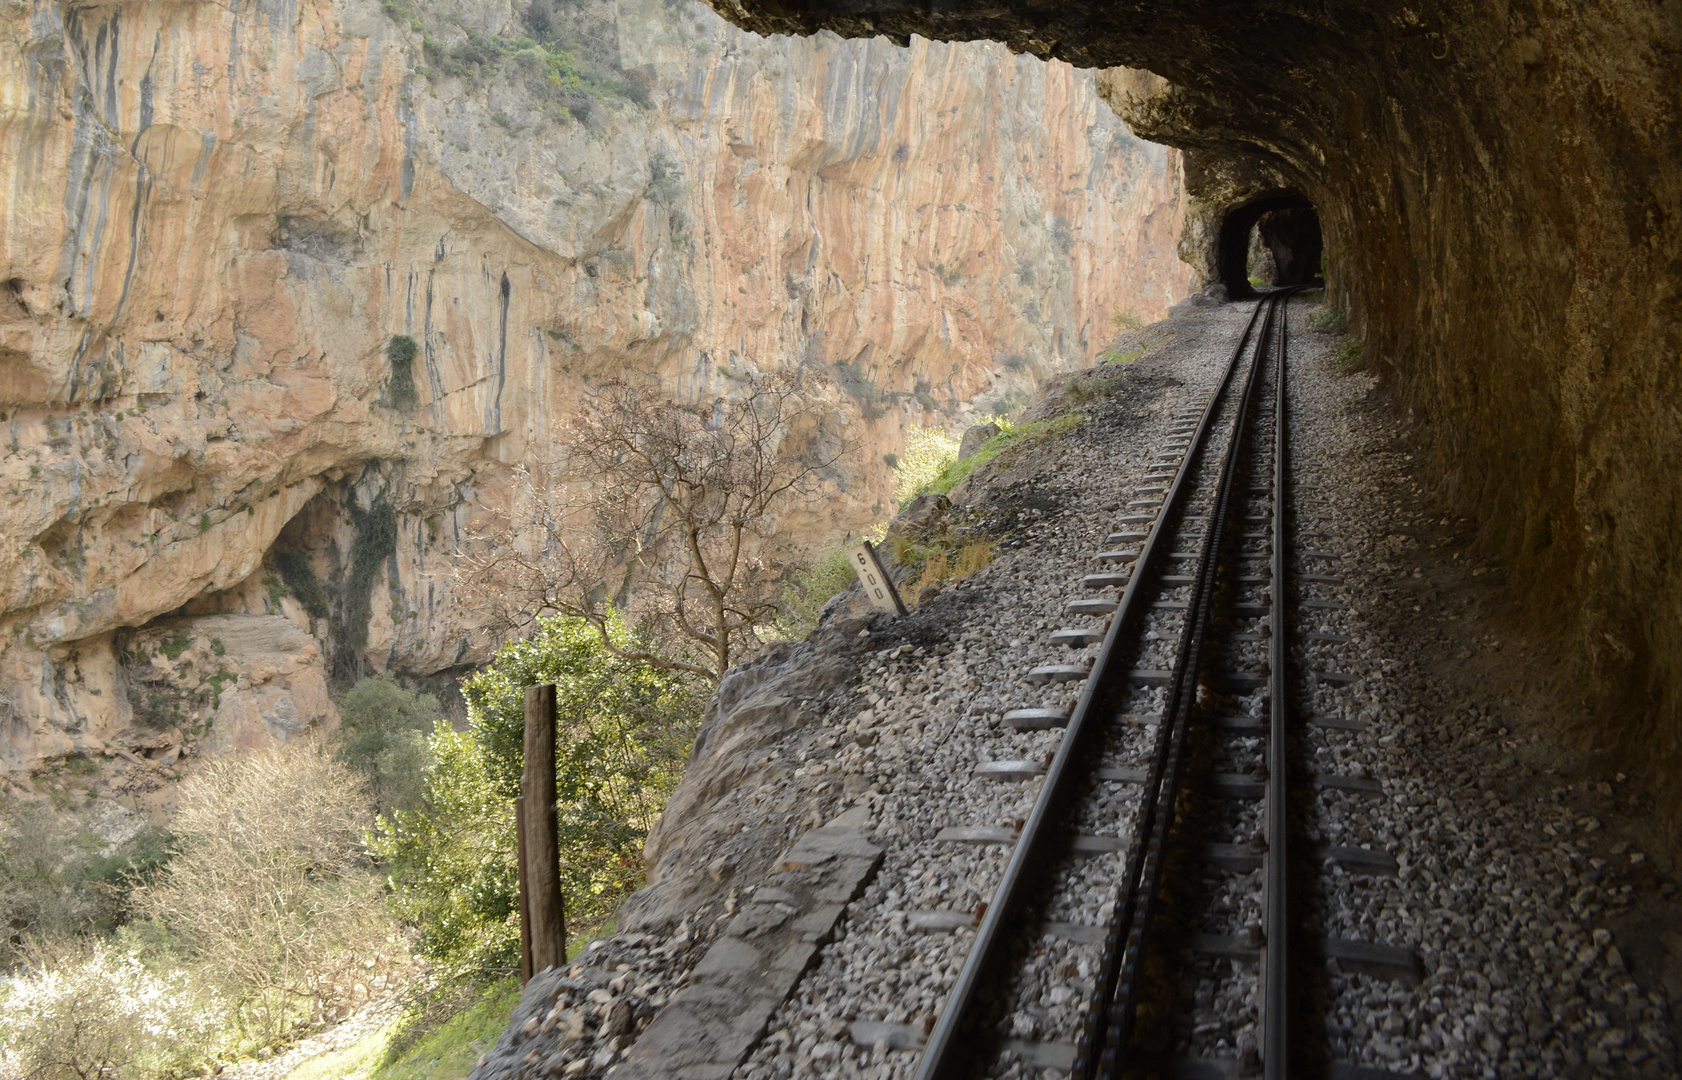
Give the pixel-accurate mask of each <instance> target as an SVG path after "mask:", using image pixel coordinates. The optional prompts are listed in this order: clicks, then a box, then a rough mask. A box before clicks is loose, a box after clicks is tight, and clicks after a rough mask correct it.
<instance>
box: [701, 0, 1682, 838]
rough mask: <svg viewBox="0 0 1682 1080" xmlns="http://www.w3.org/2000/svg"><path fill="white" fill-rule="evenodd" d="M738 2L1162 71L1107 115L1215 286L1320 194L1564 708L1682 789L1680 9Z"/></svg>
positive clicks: (852, 29)
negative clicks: (1564, 649) (1145, 162)
mask: <svg viewBox="0 0 1682 1080" xmlns="http://www.w3.org/2000/svg"><path fill="white" fill-rule="evenodd" d="M716 6H717V7H718V8H719V10H720V11H722V12H724V13H725V14H727V15H728V16H729V17H730V18H731V19H733V20H734V21H736V22H737V23H739V24H740V25H743V26H748V27H752V28H755V29H758V30H761V31H775V32H783V33H810V32H813V31H815V30H817V29H819V28H825V29H828V30H831V31H834V32H837V33H841V34H857V35H869V34H878V33H884V34H887V35H889V36H890V37H899V38H901V39H903V38H904V37H905V36H907V35H910V34H922V35H927V36H930V37H933V38H937V39H942V40H953V41H958V40H974V39H991V40H994V41H1000V42H1004V43H1006V44H1007V45H1008V46H1009V47H1010V48H1012V49H1014V50H1018V51H1022V52H1026V53H1031V54H1034V55H1038V56H1048V57H1059V58H1062V59H1066V60H1068V61H1069V62H1071V63H1074V64H1078V65H1082V66H1085V65H1092V66H1098V67H1108V66H1114V65H1127V66H1128V67H1130V68H1133V69H1148V70H1146V71H1137V70H1135V71H1127V72H1115V73H1111V74H1109V75H1107V76H1106V77H1105V79H1104V82H1105V92H1106V96H1107V97H1108V98H1109V100H1110V101H1111V102H1112V103H1113V104H1114V105H1115V106H1116V107H1117V109H1118V111H1119V112H1120V113H1121V115H1122V116H1123V117H1125V118H1126V119H1127V120H1128V122H1129V124H1130V125H1131V126H1132V127H1133V130H1134V131H1135V132H1137V133H1138V134H1140V135H1142V136H1144V137H1146V138H1150V139H1154V140H1159V141H1162V142H1164V143H1168V144H1170V145H1174V146H1178V147H1182V148H1184V149H1185V150H1186V151H1187V163H1186V173H1187V185H1188V190H1189V191H1190V192H1191V194H1192V195H1193V196H1194V202H1193V206H1192V208H1191V211H1190V213H1189V215H1188V218H1187V222H1186V228H1185V231H1184V234H1183V238H1182V248H1181V250H1182V252H1183V253H1184V254H1185V255H1186V256H1187V257H1188V259H1189V260H1190V261H1192V262H1193V263H1194V265H1197V266H1198V268H1199V270H1200V271H1202V272H1203V273H1204V274H1205V276H1206V277H1213V270H1214V259H1215V253H1216V244H1215V240H1216V238H1217V237H1218V234H1219V224H1220V222H1221V221H1222V220H1223V219H1224V217H1225V215H1226V214H1227V213H1228V212H1230V211H1231V210H1232V209H1234V208H1235V207H1238V206H1240V205H1242V204H1244V203H1246V202H1249V201H1251V200H1254V199H1256V198H1259V197H1263V196H1266V195H1269V194H1277V193H1280V192H1282V191H1288V190H1292V189H1294V190H1297V191H1300V192H1302V193H1303V194H1306V195H1307V196H1309V198H1311V199H1312V200H1313V202H1314V203H1315V205H1316V206H1317V208H1318V210H1319V212H1320V216H1321V220H1322V223H1323V224H1324V227H1325V235H1326V242H1327V252H1328V261H1329V269H1330V276H1331V283H1330V284H1331V289H1332V294H1333V298H1334V299H1335V300H1336V301H1337V302H1338V303H1340V304H1343V305H1345V306H1347V308H1348V309H1349V310H1350V311H1351V313H1352V314H1353V316H1354V318H1355V322H1356V326H1357V327H1358V329H1359V330H1360V331H1361V332H1362V333H1364V334H1365V336H1366V338H1367V341H1368V355H1369V357H1370V358H1372V359H1373V360H1375V361H1376V362H1377V363H1378V364H1380V365H1381V366H1382V368H1383V370H1384V372H1385V374H1386V375H1387V376H1388V378H1389V381H1390V385H1391V387H1392V389H1393V391H1394V393H1395V395H1396V401H1397V403H1398V407H1400V408H1403V409H1406V410H1408V411H1410V412H1411V413H1412V415H1413V416H1414V417H1415V418H1416V419H1417V420H1418V421H1419V423H1420V427H1419V430H1420V434H1421V437H1422V439H1423V440H1424V442H1425V443H1426V445H1427V446H1428V447H1429V454H1430V458H1431V460H1432V462H1433V465H1434V468H1435V471H1436V474H1437V476H1438V477H1439V483H1440V487H1441V491H1442V494H1443V495H1444V496H1445V497H1446V499H1447V500H1448V502H1449V503H1450V504H1451V505H1452V506H1454V507H1456V508H1458V509H1460V510H1461V511H1463V512H1466V513H1468V514H1471V515H1473V516H1474V517H1475V518H1476V519H1477V521H1478V522H1479V523H1480V526H1481V529H1482V535H1483V542H1484V544H1485V546H1486V547H1487V548H1488V549H1490V550H1491V551H1493V552H1495V553H1497V554H1499V555H1502V556H1505V557H1507V558H1509V559H1510V560H1512V562H1513V566H1514V584H1515V592H1516V593H1517V594H1519V595H1520V596H1522V597H1523V598H1524V602H1525V603H1526V604H1527V605H1529V610H1530V612H1531V614H1532V616H1533V617H1535V618H1536V619H1537V620H1538V621H1541V622H1546V623H1548V624H1550V625H1555V624H1557V625H1561V626H1564V627H1566V628H1567V632H1568V633H1569V635H1570V636H1571V639H1572V646H1573V649H1574V651H1576V652H1577V653H1578V655H1580V656H1581V657H1582V658H1583V661H1584V668H1583V670H1581V671H1578V672H1574V673H1572V674H1571V677H1570V678H1569V679H1567V680H1564V681H1562V684H1561V690H1562V691H1564V692H1569V693H1572V694H1574V695H1575V694H1583V693H1586V692H1588V691H1590V690H1593V689H1595V688H1598V690H1599V691H1600V692H1601V693H1604V694H1609V695H1612V696H1613V697H1614V698H1615V699H1616V700H1617V701H1618V703H1619V704H1620V705H1622V706H1625V708H1620V709H1614V710H1609V711H1608V713H1607V715H1609V716H1615V717H1616V719H1614V720H1611V721H1609V723H1608V729H1607V730H1606V731H1604V732H1602V734H1603V735H1605V736H1608V737H1609V738H1610V739H1612V740H1614V741H1622V742H1623V743H1624V745H1625V747H1626V749H1627V750H1628V751H1630V753H1631V755H1632V756H1639V757H1641V758H1643V759H1646V760H1647V761H1648V762H1649V763H1651V767H1652V768H1654V769H1655V770H1656V771H1657V772H1658V773H1660V774H1661V775H1660V778H1661V780H1663V781H1664V782H1666V783H1667V784H1669V785H1670V790H1671V791H1672V793H1673V796H1675V795H1676V794H1677V793H1678V792H1679V790H1682V789H1679V787H1678V784H1679V782H1682V560H1678V559H1677V558H1676V557H1675V552H1676V549H1677V542H1678V539H1677V538H1678V535H1679V527H1682V485H1678V484H1677V483H1676V480H1675V478H1676V476H1677V475H1678V469H1679V467H1682V364H1679V363H1678V356H1679V354H1682V167H1679V166H1678V162H1682V132H1679V128H1678V117H1679V116H1682V109H1679V105H1682V101H1679V94H1682V92H1679V90H1678V87H1679V86H1682V80H1679V76H1682V4H1678V3H1676V2H1675V0H1668V2H1659V3H1638V2H1635V0H1611V2H1607V3H1601V4H1596V5H1590V6H1587V7H1585V6H1583V5H1565V4H1543V3H1525V2H1502V3H1470V2H1454V0H1428V2H1425V3H1409V4H1405V5H1404V4H1402V3H1398V2H1382V3H1376V4H1363V5H1356V6H1347V5H1345V6H1341V7H1338V6H1334V7H1327V6H1326V5H1322V4H1313V3H1306V2H1294V0H1285V2H1281V3H1271V4H1266V5H1253V6H1247V7H1246V6H1233V5H1228V4H1215V3H1207V2H1194V3H1173V4H1169V3H1157V2H1135V3H1123V4H1098V3H1092V2H1086V3H1074V4H1069V5H1064V6H1062V7H1059V8H1056V9H1047V8H1044V7H1042V6H1034V5H1029V4H1026V3H1023V2H1020V0H1005V2H1004V3H1001V4H994V5H988V6H984V7H976V6H962V5H961V6H956V7H949V8H940V9H933V8H929V7H926V6H913V5H903V4H899V3H897V2H881V0H876V2H871V0H866V2H864V3H857V4H847V5H844V6H843V5H838V4H830V3H826V2H823V0H795V2H793V3H778V4H774V5H773V4H769V3H759V2H756V0H717V3H716ZM1585 673H1586V674H1588V675H1589V676H1590V679H1589V681H1588V682H1584V681H1581V679H1580V676H1582V675H1583V674H1585ZM1672 805H1673V807H1674V806H1682V799H1678V798H1673V800H1672Z"/></svg>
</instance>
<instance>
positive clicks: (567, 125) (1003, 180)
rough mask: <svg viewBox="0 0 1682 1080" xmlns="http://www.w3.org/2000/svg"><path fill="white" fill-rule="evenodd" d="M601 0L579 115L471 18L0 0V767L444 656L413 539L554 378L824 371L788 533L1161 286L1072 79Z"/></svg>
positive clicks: (848, 514)
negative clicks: (394, 357) (815, 475)
mask: <svg viewBox="0 0 1682 1080" xmlns="http://www.w3.org/2000/svg"><path fill="white" fill-rule="evenodd" d="M593 10H595V11H596V12H597V14H598V15H601V16H602V17H603V18H604V19H607V20H609V23H608V24H609V25H611V18H612V16H613V14H614V9H613V8H611V7H606V8H602V7H597V8H595V9H593ZM623 14H624V16H625V19H628V20H630V21H629V22H627V23H626V25H629V26H634V28H635V30H634V34H633V35H632V36H630V37H627V38H626V40H625V41H623V42H621V45H622V48H621V50H620V51H621V53H622V54H623V55H622V62H623V67H624V71H623V72H621V73H620V75H621V76H622V77H623V79H624V80H625V82H624V84H623V86H624V87H625V88H626V89H624V90H623V93H621V94H620V96H617V97H615V96H613V95H612V94H601V93H597V92H596V91H595V90H591V89H590V87H589V86H588V85H586V84H583V83H580V82H579V81H578V79H577V77H576V75H575V74H573V73H572V69H571V68H569V67H568V66H567V65H568V64H570V63H571V61H570V59H568V58H567V57H565V56H560V55H558V54H555V53H552V52H551V53H546V52H544V51H543V50H542V49H540V48H537V47H535V46H534V45H533V43H532V42H531V40H530V39H528V38H526V37H525V36H524V35H525V34H526V33H527V29H528V28H527V25H526V22H529V18H530V13H529V11H526V10H525V9H522V8H520V7H517V6H514V5H511V4H509V3H507V2H486V3H478V4H470V5H454V4H451V3H448V2H440V3H438V4H435V5H431V6H419V5H417V6H415V7H413V8H410V7H404V6H401V5H398V4H395V3H387V4H386V5H385V7H384V8H383V9H382V7H381V6H380V5H378V4H376V3H374V2H372V0H250V2H241V3H236V4H233V5H216V4H209V3H199V2H165V3H158V2H139V0H136V2H130V3H94V4H74V5H72V4H69V3H66V2H63V0H4V2H3V3H0V418H3V420H4V423H5V431H6V444H5V446H4V448H3V450H0V499H3V500H4V503H3V507H4V510H3V513H0V760H3V761H4V763H5V765H6V767H7V769H9V770H11V771H12V772H13V773H14V775H18V774H21V773H24V772H27V771H28V770H31V769H36V768H39V767H41V766H43V765H45V764H47V763H50V762H52V761H54V760H58V759H62V758H63V757H65V756H66V755H71V754H78V753H85V754H95V753H99V752H102V751H103V752H105V753H107V754H110V753H121V754H122V755H123V756H124V757H125V758H127V759H129V760H132V761H135V762H136V763H137V764H147V763H150V764H149V765H148V767H150V768H153V769H154V771H160V770H163V769H167V768H169V767H171V766H173V765H174V763H175V761H176V759H177V757H178V755H179V754H180V753H181V751H182V748H183V745H184V744H185V745H186V746H187V748H188V749H191V748H192V746H193V745H195V744H201V745H203V746H204V747H205V748H206V749H211V748H229V747H237V746H242V745H250V744H254V743H256V742H261V741H264V740H268V739H275V738H281V739H284V738H289V737H292V736H293V735H295V734H297V733H300V732H303V731H307V730H308V729H309V728H310V727H311V726H312V725H314V724H316V723H319V722H320V721H322V720H324V719H331V716H332V705H331V702H330V700H329V699H328V695H327V692H326V687H327V681H328V679H329V677H330V676H332V675H333V674H334V673H335V671H336V672H337V673H338V674H339V675H341V676H344V675H347V674H355V673H357V672H361V671H379V670H386V669H392V668H396V669H401V670H404V671H407V672H411V673H429V672H439V671H447V670H451V669H453V668H455V667H456V666H458V665H462V664H466V663H471V662H474V661H476V660H479V659H482V658H483V657H484V656H485V655H486V651H487V648H488V646H489V644H490V643H489V642H488V641H487V640H485V639H484V638H483V637H482V636H476V635H475V633H474V629H475V627H476V626H477V625H478V620H477V618H476V616H475V613H474V612H473V611H471V610H467V609H465V608H464V607H462V605H460V604H459V603H457V602H456V600H455V597H454V595H453V592H452V589H451V579H450V572H451V559H450V556H451V553H452V552H453V551H455V550H456V548H457V546H458V545H459V544H461V543H463V542H464V538H465V537H466V536H467V535H468V534H469V533H470V532H471V531H472V529H473V527H474V525H475V523H476V522H479V521H482V520H483V519H484V518H485V517H486V515H487V514H492V513H494V512H495V511H496V510H497V509H498V507H499V506H500V505H502V503H503V502H504V501H505V500H506V497H507V492H508V489H509V479H510V474H511V470H512V469H513V468H514V467H516V466H519V465H522V464H530V465H535V466H538V467H541V466H542V465H543V464H544V463H545V462H548V461H550V460H552V459H553V458H554V456H555V454H556V452H557V445H558V436H557V432H558V429H559V427H560V426H561V425H562V424H563V423H564V422H565V420H566V418H567V416H568V415H570V414H571V413H572V412H573V411H574V410H576V409H577V408H579V407H580V402H581V400H582V399H583V395H584V394H585V393H586V392H587V390H588V387H589V384H590V383H591V382H592V381H599V380H600V379H602V378H605V377H609V376H614V375H627V376H631V377H637V378H643V377H651V378H656V379H658V380H660V381H661V382H662V383H663V384H664V385H665V386H666V387H667V388H668V389H669V390H670V391H671V392H673V393H674V394H677V395H680V396H682V397H684V398H686V399H688V400H692V401H706V400H710V399H711V398H713V397H719V396H728V395H730V394H731V393H733V392H735V390H736V388H738V387H739V386H740V385H741V380H740V376H741V374H742V373H743V372H746V371H751V370H755V369H759V370H765V369H774V368H779V367H784V366H789V365H807V366H808V367H809V368H811V369H812V370H815V371H818V372H819V373H821V374H823V375H825V376H826V377H827V378H828V380H829V389H828V390H827V391H826V393H827V396H828V414H827V419H826V420H825V423H826V424H829V425H832V426H834V427H835V428H837V429H839V428H843V427H845V428H846V429H847V430H848V431H849V433H851V434H854V435H857V436H858V441H859V443H860V444H861V448H860V452H859V453H858V454H857V455H855V456H854V457H853V458H852V459H849V460H848V461H847V462H846V463H845V466H844V468H843V469H842V470H841V471H840V472H838V473H837V474H836V476H835V477H834V479H833V488H832V490H831V491H830V493H829V495H828V497H827V498H826V500H825V501H824V503H823V504H822V505H821V506H820V507H818V508H817V509H815V510H813V511H810V512H808V513H806V514H805V515H804V516H803V517H801V518H800V519H799V520H794V521H791V522H790V523H789V527H790V529H791V530H792V531H793V532H794V534H795V536H796V538H797V540H798V541H800V542H804V543H810V544H815V545H821V544H823V543H825V542H828V541H829V540H830V539H831V538H833V537H835V536H837V535H839V534H840V533H841V532H843V531H844V530H847V529H856V528H858V527H860V526H863V525H867V524H870V523H872V522H874V521H878V520H882V519H884V518H885V517H886V516H888V514H890V513H891V504H890V492H891V476H890V474H889V470H888V467H887V466H886V464H884V461H883V455H884V454H887V453H892V452H894V451H895V450H897V449H899V448H901V447H902V446H903V439H904V430H905V428H906V426H907V425H908V424H911V423H926V424H927V423H940V424H945V425H949V426H954V427H955V426H958V425H961V424H962V423H964V422H965V420H966V419H967V418H968V417H970V416H972V415H974V414H976V413H978V412H982V411H987V410H991V409H995V408H1001V407H1009V406H1011V405H1012V404H1014V403H1017V402H1020V401H1023V400H1026V398H1027V396H1028V394H1029V393H1031V392H1032V390H1033V389H1034V388H1035V387H1036V386H1037V385H1038V383H1039V382H1040V381H1041V380H1042V379H1043V378H1045V377H1048V376H1049V375H1051V374H1053V373H1056V372H1059V371H1063V370H1068V369H1071V368H1073V367H1075V366H1077V365H1080V364H1083V363H1086V362H1090V360H1091V357H1092V356H1093V355H1094V354H1095V353H1096V352H1097V351H1098V350H1099V349H1100V348H1102V347H1103V345H1104V343H1105V341H1106V339H1107V338H1108V337H1109V336H1110V335H1111V334H1112V333H1113V327H1112V323H1111V320H1112V317H1113V316H1114V315H1115V314H1116V313H1117V312H1118V311H1131V312H1133V313H1134V314H1136V315H1138V316H1141V317H1144V318H1154V317H1157V316H1159V315H1160V314H1161V313H1162V311H1163V310H1164V308H1165V307H1166V305H1168V304H1170V303H1172V302H1174V301H1175V300H1177V299H1178V298H1179V297H1181V296H1183V295H1184V294H1185V292H1186V290H1187V288H1188V287H1189V285H1190V282H1191V274H1190V271H1189V270H1188V268H1187V267H1185V266H1184V265H1183V264H1182V263H1180V262H1179V261H1178V260H1176V258H1175V257H1174V248H1175V244H1176V242H1177V237H1178V229H1179V222H1180V220H1181V217H1182V209H1183V208H1182V205H1181V204H1182V195H1181V190H1182V189H1181V186H1180V176H1179V161H1178V155H1177V154H1176V153H1174V152H1172V151H1167V150H1165V149H1163V148H1162V147H1158V146H1153V145H1150V144H1147V143H1143V142H1140V141H1139V140H1137V139H1135V138H1134V137H1132V136H1131V135H1130V134H1129V133H1128V131H1127V129H1126V128H1125V127H1124V126H1123V125H1122V124H1121V123H1120V122H1119V120H1117V119H1116V118H1115V117H1114V116H1113V114H1111V112H1110V111H1109V110H1108V109H1107V108H1106V107H1105V106H1104V105H1103V104H1102V102H1101V101H1100V99H1099V97H1098V95H1097V91H1096V87H1095V82H1094V79H1093V77H1092V75H1091V74H1090V73H1089V72H1082V71H1077V70H1074V69H1072V68H1070V67H1068V66H1067V65H1062V64H1046V63H1042V62H1040V61H1038V60H1034V59H1031V58H1027V57H1020V56H1013V55H1011V54H1010V53H1008V52H1007V51H1006V50H1004V49H1000V48H998V47H995V46H987V45H970V46H948V45H940V44H933V43H930V42H926V41H919V42H917V43H915V44H913V45H912V46H911V47H909V48H901V47H896V46H893V45H891V44H889V43H887V42H885V41H882V40H875V41H865V42H845V41H842V40H840V39H838V38H836V37H834V36H823V37H820V38H815V39H809V38H775V37H773V38H761V37H756V36H754V35H752V34H750V33H745V32H743V31H741V30H738V29H736V28H734V27H731V26H729V25H728V24H726V23H725V22H723V20H721V19H719V18H718V17H717V16H716V15H714V14H713V13H712V12H711V11H710V10H708V9H706V8H703V7H701V6H699V5H683V4H677V5H665V4H655V5H652V6H650V7H648V8H647V9H646V10H645V9H640V8H635V7H634V6H630V5H627V6H625V7H624V8H623ZM632 16H634V19H632V18H631V17H632ZM622 21H624V20H622ZM627 33H628V34H630V33H631V32H630V31H627ZM474 50H478V51H479V52H478V53H475V51H474ZM480 54H483V55H484V56H489V57H493V58H496V59H495V62H494V63H493V62H491V61H489V60H487V61H485V62H484V63H480V62H479V61H477V60H473V59H472V58H473V57H474V56H478V55H480ZM463 57H467V58H468V59H467V60H463V59H462V58H463ZM469 61H471V63H470V62H469ZM613 85H620V84H617V83H615V84H613ZM556 86H560V87H563V88H570V89H567V90H566V92H568V93H574V94H577V93H583V92H584V91H589V92H590V93H594V94H596V96H595V97H593V98H590V97H585V98H582V99H581V98H578V97H576V96H575V97H574V98H573V99H571V105H570V106H568V107H557V106H556V104H555V101H554V100H551V99H546V97H545V94H548V93H549V91H550V89H552V88H553V87H556ZM581 86H582V87H584V90H580V89H579V87H581ZM639 86H640V88H641V89H640V90H639V89H638V87H639ZM534 88H535V89H534ZM639 97H640V98H642V99H643V101H644V102H645V103H639V101H638V100H637V99H638V98H639ZM563 104H564V102H563ZM397 336H404V337H409V338H412V339H413V340H414V341H415V342H416V343H417V344H418V353H417V355H416V356H415V357H414V359H413V361H412V373H413V380H412V383H413V385H412V388H411V387H410V385H409V382H408V380H407V379H405V378H401V377H394V371H393V366H392V362H391V361H390V360H389V359H388V356H387V349H388V343H390V342H391V341H392V339H393V338H394V337H397ZM837 365H842V366H837ZM400 374H401V373H398V376H400ZM363 592H365V593H366V600H365V602H364V601H363V600H361V599H359V598H357V597H359V596H360V594H361V593H363ZM347 596H351V597H353V598H356V602H355V603H354V604H348V605H347V602H346V599H345V598H346V597H347ZM144 779H145V778H144V777H143V778H142V780H144ZM142 786H144V785H142Z"/></svg>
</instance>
